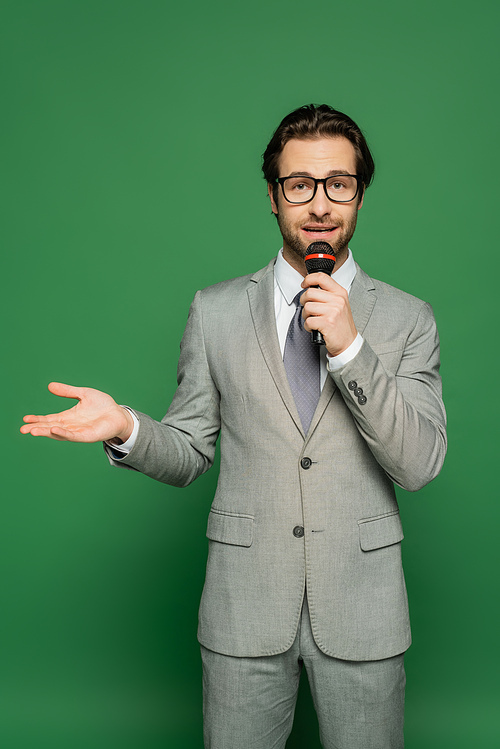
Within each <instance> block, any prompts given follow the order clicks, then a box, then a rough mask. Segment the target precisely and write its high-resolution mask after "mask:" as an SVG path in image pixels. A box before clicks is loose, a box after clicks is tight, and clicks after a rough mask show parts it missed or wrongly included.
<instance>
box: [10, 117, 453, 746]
mask: <svg viewBox="0 0 500 749" xmlns="http://www.w3.org/2000/svg"><path fill="white" fill-rule="evenodd" d="M373 169H374V165H373V160H372V157H371V154H370V151H369V149H368V146H367V144H366V141H365V139H364V137H363V135H362V133H361V131H360V130H359V128H358V126H357V125H356V124H355V123H354V122H353V121H352V120H351V119H350V118H349V117H347V116H346V115H344V114H342V113H340V112H337V111H336V110H333V109H331V108H330V107H328V106H325V105H322V106H320V107H314V106H312V105H311V106H306V107H301V108H299V109H298V110H295V111H294V112H292V113H291V114H290V115H288V116H287V117H285V119H284V120H283V121H282V123H281V124H280V125H279V127H278V129H277V131H276V133H275V134H274V136H273V138H272V139H271V141H270V143H269V145H268V148H267V150H266V152H265V154H264V165H263V170H264V175H265V178H266V180H267V182H268V190H269V198H270V202H271V207H272V210H273V212H274V214H275V215H276V218H277V220H278V224H279V227H280V231H281V233H282V236H283V248H282V251H280V254H279V256H278V258H277V259H273V260H272V261H271V262H270V264H269V265H268V266H267V268H264V269H263V270H261V271H259V272H258V273H256V274H255V275H253V276H246V277H243V278H238V279H234V280H232V281H225V282H222V283H220V284H217V285H216V286H213V287H210V288H208V289H205V290H204V291H202V292H198V293H197V295H196V297H195V300H194V302H193V305H192V307H191V310H190V314H189V319H188V323H187V327H186V331H185V334H184V337H183V341H182V346H181V356H180V359H179V368H178V380H179V387H178V389H177V392H176V395H175V397H174V399H173V402H172V405H171V407H170V409H169V411H168V413H167V414H166V416H165V418H164V419H163V420H162V422H161V423H159V422H157V421H155V420H153V419H151V418H150V417H149V416H147V415H145V414H141V413H138V412H132V411H131V410H129V409H126V408H122V407H120V406H118V405H117V404H116V403H115V402H114V401H113V399H112V398H111V397H110V396H108V395H106V394H104V393H100V392H98V391H95V390H91V389H88V388H72V387H70V386H67V385H61V384H57V383H52V384H51V386H50V389H51V391H52V392H53V393H55V394H57V395H62V396H66V397H75V398H78V399H79V403H78V404H77V405H76V406H75V407H74V408H73V409H70V410H69V411H66V412H63V413H61V414H53V415H50V416H27V417H25V422H26V425H25V426H23V427H22V428H21V431H23V432H24V433H27V432H31V434H33V435H35V436H37V435H45V436H48V437H52V438H55V439H68V440H73V441H87V442H88V441H98V440H104V441H107V442H108V444H107V446H106V450H107V452H108V455H109V458H110V460H111V462H112V463H113V464H115V465H124V466H126V467H129V468H133V469H136V470H139V471H142V472H144V473H146V474H147V475H149V476H152V477H154V478H156V479H158V480H160V481H164V482H166V483H170V484H174V485H176V486H186V485H187V484H189V483H190V482H191V481H193V480H194V479H195V478H196V477H197V476H199V475H200V474H201V473H203V472H204V471H206V470H207V469H208V468H209V467H210V466H211V464H212V461H213V457H214V451H215V443H216V440H217V437H218V435H219V432H220V434H221V469H220V476H219V482H218V486H217V491H216V495H215V498H214V501H213V505H212V509H211V511H210V515H209V519H208V528H207V536H208V538H209V539H210V542H209V556H208V564H207V575H206V581H205V587H204V591H203V596H202V601H201V607H200V620H199V640H200V643H201V647H202V658H203V666H204V718H205V745H206V746H207V747H211V748H212V749H223V748H227V749H239V748H240V747H241V749H243V748H244V749H247V748H248V747H255V748H257V747H258V748H259V749H270V748H271V747H273V748H274V747H284V745H285V743H286V738H287V736H288V735H289V733H290V730H291V726H292V720H293V711H294V707H295V699H296V694H297V688H298V679H299V675H300V671H301V668H302V665H305V667H306V670H307V672H308V677H309V682H310V685H311V690H312V695H313V699H314V703H315V706H316V710H317V713H318V719H319V724H320V734H321V740H322V743H323V746H324V747H326V748H328V749H330V748H331V749H333V748H337V749H340V748H341V749H396V748H397V749H400V747H402V746H403V704H404V683H405V676H404V667H403V653H404V651H405V650H406V649H407V648H408V646H409V644H410V629H409V621H408V607H407V599H406V590H405V585H404V578H403V572H402V567H401V548H400V546H401V540H402V538H403V533H402V528H401V521H400V517H399V513H398V505H397V502H396V498H395V492H394V483H396V484H398V485H399V486H402V487H404V488H406V489H408V490H410V491H415V490H417V489H419V488H420V487H421V486H423V485H425V484H426V483H427V482H428V481H430V480H432V479H433V478H434V477H435V476H436V475H437V474H438V472H439V470H440V468H441V466H442V463H443V460H444V455H445V450H446V437H445V412H444V407H443V404H442V400H441V383H440V378H439V373H438V370H439V344H438V337H437V331H436V326H435V323H434V318H433V315H432V311H431V309H430V307H429V305H427V304H426V303H424V302H421V301H420V300H418V299H416V298H415V297H411V296H409V295H408V294H405V293H404V292H401V291H398V290H397V289H394V288H392V287H390V286H387V285H386V284H384V283H381V282H380V281H375V280H373V279H371V278H369V277H368V276H367V275H366V274H365V273H364V272H363V271H362V270H361V269H360V268H359V267H358V266H356V264H355V263H354V260H353V257H352V254H351V252H350V250H349V248H348V244H349V241H350V239H351V237H352V235H353V232H354V230H355V227H356V219H357V213H358V211H359V209H360V208H361V206H362V204H363V199H364V196H365V190H366V188H367V187H368V186H369V184H370V182H371V179H372V176H373ZM316 241H321V242H326V243H327V244H328V245H329V247H330V248H331V252H332V254H334V255H335V257H336V265H335V272H334V273H333V276H331V277H330V276H329V275H327V274H324V273H311V274H307V270H306V267H305V262H304V259H305V256H306V255H307V253H308V248H309V246H310V245H311V244H312V243H313V242H316ZM299 299H300V302H299ZM313 330H319V331H320V332H321V333H322V335H323V337H324V341H325V345H324V347H321V348H322V350H321V351H320V349H319V347H318V346H315V345H314V344H312V342H311V340H310V331H313Z"/></svg>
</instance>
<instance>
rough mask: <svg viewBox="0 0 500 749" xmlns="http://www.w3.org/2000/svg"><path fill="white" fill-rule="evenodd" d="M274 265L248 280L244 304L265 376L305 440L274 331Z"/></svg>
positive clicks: (271, 264) (276, 333) (272, 263)
mask: <svg viewBox="0 0 500 749" xmlns="http://www.w3.org/2000/svg"><path fill="white" fill-rule="evenodd" d="M274 263H275V260H274V259H273V260H272V261H271V262H270V263H269V265H268V266H267V268H264V269H263V270H261V271H259V272H258V273H256V274H255V276H253V277H252V279H251V281H252V283H251V285H250V288H249V289H248V300H249V303H250V312H251V315H252V320H253V324H254V327H255V333H256V335H257V340H258V342H259V346H260V349H261V351H262V355H263V357H264V359H265V362H266V364H267V366H268V368H269V372H270V373H271V376H272V378H273V380H274V382H275V384H276V387H277V388H278V392H279V394H280V396H281V398H282V399H283V402H284V404H285V406H286V407H287V409H288V411H289V413H290V416H291V417H292V419H293V421H294V422H295V425H296V426H297V428H298V429H299V431H300V432H301V434H302V435H303V436H304V437H305V434H304V430H303V429H302V424H301V421H300V417H299V413H298V411H297V407H296V405H295V401H294V398H293V395H292V391H291V390H290V385H289V384H288V378H287V376H286V371H285V366H284V364H283V359H282V357H281V351H280V344H279V340H278V332H277V330H276V322H275V313H274Z"/></svg>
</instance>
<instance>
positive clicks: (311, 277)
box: [302, 273, 342, 292]
mask: <svg viewBox="0 0 500 749" xmlns="http://www.w3.org/2000/svg"><path fill="white" fill-rule="evenodd" d="M310 286H319V287H320V288H322V289H326V290H327V291H336V292H338V291H339V289H342V286H341V285H340V284H338V283H337V281H335V280H334V279H333V278H332V277H331V276H329V275H328V273H309V274H308V275H307V276H306V277H305V278H304V280H303V281H302V288H304V289H307V288H309V287H310Z"/></svg>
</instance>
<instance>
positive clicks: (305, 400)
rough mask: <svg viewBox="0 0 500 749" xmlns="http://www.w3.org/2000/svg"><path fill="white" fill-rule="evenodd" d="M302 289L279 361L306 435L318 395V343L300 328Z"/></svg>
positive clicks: (301, 319)
mask: <svg viewBox="0 0 500 749" xmlns="http://www.w3.org/2000/svg"><path fill="white" fill-rule="evenodd" d="M303 293H304V290H302V291H299V293H298V294H297V296H296V297H295V298H294V300H293V301H294V303H295V305H296V310H295V314H294V316H293V317H292V321H291V323H290V326H289V328H288V333H287V334H286V341H285V352H284V354H283V363H284V365H285V370H286V374H287V377H288V382H289V384H290V389H291V391H292V395H293V397H294V400H295V405H296V406H297V410H298V412H299V416H300V420H301V422H302V426H303V427H304V432H305V433H306V434H307V431H308V429H309V426H310V424H311V421H312V417H313V414H314V412H315V410H316V406H317V405H318V400H319V396H320V391H321V389H320V367H319V346H316V345H315V344H314V343H313V342H312V341H311V334H310V333H309V332H308V331H307V330H306V329H305V328H304V320H303V318H302V306H301V305H300V303H299V300H300V297H301V295H302V294H303Z"/></svg>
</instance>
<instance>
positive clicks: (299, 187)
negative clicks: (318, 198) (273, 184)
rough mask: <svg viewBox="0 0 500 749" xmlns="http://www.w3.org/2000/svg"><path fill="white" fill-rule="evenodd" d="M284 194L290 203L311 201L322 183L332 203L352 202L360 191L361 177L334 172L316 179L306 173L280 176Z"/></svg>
mask: <svg viewBox="0 0 500 749" xmlns="http://www.w3.org/2000/svg"><path fill="white" fill-rule="evenodd" d="M277 181H278V182H279V184H280V185H281V189H282V190H283V196H284V198H285V200H286V201H288V203H295V204H299V203H310V202H311V200H312V199H313V198H314V196H315V195H316V190H317V189H318V185H319V184H322V185H323V188H324V190H325V194H326V197H327V198H328V200H331V201H332V203H350V202H351V200H354V198H355V197H356V195H357V194H358V192H359V183H360V179H359V177H358V176H357V175H356V174H334V175H333V176H332V177H325V178H324V179H316V178H315V177H306V176H305V175H301V174H298V175H295V176H293V177H278V180H277Z"/></svg>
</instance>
